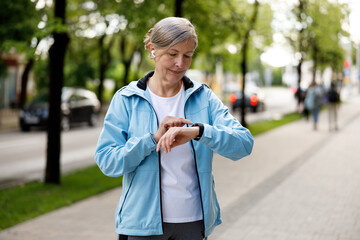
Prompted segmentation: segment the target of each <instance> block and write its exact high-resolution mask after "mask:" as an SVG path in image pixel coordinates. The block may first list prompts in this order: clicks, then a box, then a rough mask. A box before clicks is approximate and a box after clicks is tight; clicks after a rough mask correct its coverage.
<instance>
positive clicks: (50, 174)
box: [45, 0, 70, 184]
mask: <svg viewBox="0 0 360 240" xmlns="http://www.w3.org/2000/svg"><path fill="white" fill-rule="evenodd" d="M65 16H66V0H55V1H54V19H55V21H56V23H57V28H55V29H54V32H53V38H54V44H53V45H52V46H51V47H50V50H49V65H50V94H49V118H48V125H47V152H46V169H45V183H53V184H60V178H61V174H60V154H61V124H60V123H61V119H62V114H61V93H62V87H63V83H64V64H65V52H66V48H67V45H68V43H69V40H70V39H69V36H68V34H67V32H66V31H67V29H66V27H65V23H66V17H65Z"/></svg>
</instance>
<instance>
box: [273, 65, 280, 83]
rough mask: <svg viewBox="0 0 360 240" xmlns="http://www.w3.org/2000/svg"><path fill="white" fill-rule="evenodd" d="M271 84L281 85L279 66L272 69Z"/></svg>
mask: <svg viewBox="0 0 360 240" xmlns="http://www.w3.org/2000/svg"><path fill="white" fill-rule="evenodd" d="M272 85H273V86H281V85H282V70H281V68H274V69H273V82H272Z"/></svg>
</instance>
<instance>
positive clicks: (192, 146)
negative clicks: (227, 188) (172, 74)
mask: <svg viewBox="0 0 360 240" xmlns="http://www.w3.org/2000/svg"><path fill="white" fill-rule="evenodd" d="M199 89H200V88H199ZM199 89H197V90H196V91H195V92H197V91H199ZM195 92H193V93H192V94H191V95H193V94H194V93H195ZM191 95H190V96H191ZM190 96H189V97H188V98H187V99H186V100H185V104H184V117H185V119H186V112H185V106H186V103H187V101H188V100H189V98H190ZM190 144H191V148H192V150H193V153H194V154H193V155H194V162H195V170H196V177H197V180H198V185H199V193H200V202H201V210H202V216H203V220H202V226H203V237H204V238H205V214H204V205H203V199H202V194H201V185H200V177H199V171H198V167H197V160H196V153H195V148H194V144H193V140H190Z"/></svg>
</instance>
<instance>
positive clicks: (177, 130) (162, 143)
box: [156, 127, 199, 153]
mask: <svg viewBox="0 0 360 240" xmlns="http://www.w3.org/2000/svg"><path fill="white" fill-rule="evenodd" d="M198 135H199V127H171V128H169V130H168V131H167V132H166V133H165V134H164V135H163V136H162V137H161V138H160V140H159V142H158V144H157V147H156V151H158V152H159V151H160V148H161V149H162V150H163V151H164V152H165V153H168V152H170V151H171V149H172V148H174V147H176V146H179V145H182V144H184V143H187V142H188V141H190V140H191V139H194V138H196V137H197V136H198Z"/></svg>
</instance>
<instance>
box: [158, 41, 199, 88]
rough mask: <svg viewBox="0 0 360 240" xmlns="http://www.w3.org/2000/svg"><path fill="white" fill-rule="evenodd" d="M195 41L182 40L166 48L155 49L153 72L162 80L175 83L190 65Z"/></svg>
mask: <svg viewBox="0 0 360 240" xmlns="http://www.w3.org/2000/svg"><path fill="white" fill-rule="evenodd" d="M194 48H195V43H194V41H193V40H191V39H188V40H184V41H182V42H180V43H178V44H176V45H174V46H172V47H170V48H168V49H155V56H156V57H155V58H154V60H155V73H156V75H158V76H159V77H160V78H161V80H162V81H166V82H168V83H170V84H171V83H173V84H175V83H177V82H178V81H180V80H181V79H182V77H183V76H184V75H185V72H186V71H187V70H188V69H189V67H190V65H191V60H192V55H193V54H194V50H195V49H194Z"/></svg>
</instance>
